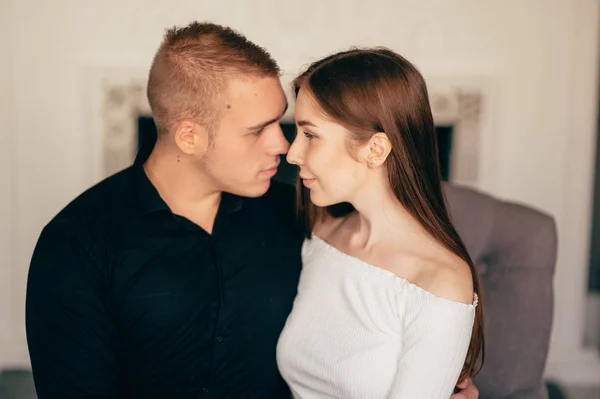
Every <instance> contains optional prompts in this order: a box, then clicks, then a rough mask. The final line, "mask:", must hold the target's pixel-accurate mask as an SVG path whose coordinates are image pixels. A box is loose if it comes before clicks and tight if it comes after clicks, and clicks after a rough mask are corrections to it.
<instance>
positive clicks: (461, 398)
mask: <svg viewBox="0 0 600 399" xmlns="http://www.w3.org/2000/svg"><path fill="white" fill-rule="evenodd" d="M456 387H457V388H458V389H460V392H458V393H455V394H454V395H452V396H450V399H478V398H479V390H478V389H477V387H476V386H475V385H473V380H471V378H465V380H464V381H463V382H461V383H460V384H458V385H457V386H456Z"/></svg>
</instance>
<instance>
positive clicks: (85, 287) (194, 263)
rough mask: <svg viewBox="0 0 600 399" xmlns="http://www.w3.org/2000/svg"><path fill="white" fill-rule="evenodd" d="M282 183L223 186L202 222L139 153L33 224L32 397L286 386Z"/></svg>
mask: <svg viewBox="0 0 600 399" xmlns="http://www.w3.org/2000/svg"><path fill="white" fill-rule="evenodd" d="M293 196H294V193H293V188H292V187H291V186H288V185H285V184H282V183H276V182H272V184H271V188H270V189H269V191H268V193H267V194H265V195H264V196H262V197H260V198H242V197H237V196H234V195H231V194H225V193H224V194H223V196H222V199H221V204H220V207H219V210H218V213H217V217H216V219H215V224H214V229H213V233H212V234H210V235H209V234H208V233H207V232H206V231H204V230H203V229H201V228H200V227H199V226H197V225H196V224H194V223H192V222H191V221H189V220H187V219H186V218H183V217H181V216H178V215H175V214H173V213H172V212H171V211H170V210H169V208H168V206H167V205H166V203H165V202H164V201H163V200H162V199H161V198H160V196H159V194H158V192H157V191H156V189H155V188H154V186H153V185H152V183H151V182H150V180H149V179H148V178H147V176H146V174H145V172H144V169H143V167H142V165H141V163H140V162H136V163H135V164H134V165H133V166H131V167H130V168H128V169H126V170H124V171H122V172H120V173H118V174H116V175H113V176H111V177H109V178H108V179H106V180H104V181H103V182H101V183H99V184H97V185H96V186H94V187H92V188H91V189H89V190H87V191H86V192H85V193H83V194H82V195H80V196H79V197H78V198H77V199H75V200H74V201H73V202H72V203H70V204H69V205H68V206H67V207H65V209H63V210H62V211H61V212H60V213H59V214H58V215H57V216H56V217H54V219H53V220H52V221H51V222H50V223H48V225H47V226H46V227H45V228H44V229H43V231H42V233H41V236H40V238H39V240H38V243H37V245H36V248H35V251H34V254H33V258H32V261H31V267H30V270H29V278H28V286H27V306H26V323H27V339H28V344H29V352H30V356H31V364H32V369H33V377H34V381H35V385H36V389H37V392H38V396H39V398H40V399H46V398H61V399H62V398H86V399H91V398H127V399H129V398H161V399H168V398H219V399H220V398H235V399H241V398H287V397H290V392H289V389H288V388H287V386H286V384H285V382H284V381H283V379H282V378H281V376H280V375H279V372H278V370H277V365H276V359H275V347H276V344H277V339H278V337H279V334H280V332H281V330H282V329H283V326H284V324H285V320H286V318H287V316H288V314H289V312H290V311H291V307H292V302H293V299H294V296H295V294H296V287H297V283H298V278H299V274H300V268H301V258H300V248H301V243H302V236H301V234H300V232H299V229H298V228H297V225H296V223H295V217H294V209H293V201H294V200H293Z"/></svg>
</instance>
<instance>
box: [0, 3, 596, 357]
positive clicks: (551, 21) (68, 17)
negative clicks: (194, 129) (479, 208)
mask: <svg viewBox="0 0 600 399" xmlns="http://www.w3.org/2000/svg"><path fill="white" fill-rule="evenodd" d="M7 1H8V2H10V4H11V6H12V13H11V14H10V16H11V17H12V18H11V21H10V22H11V23H12V27H11V28H6V26H7V25H6V24H1V25H2V27H3V28H2V29H10V33H11V42H10V43H3V42H0V46H2V47H0V49H4V48H5V47H11V46H9V45H10V44H12V56H11V57H7V58H10V59H8V60H6V59H2V61H0V68H1V69H0V75H2V76H0V85H1V86H0V87H1V88H2V89H4V87H5V86H7V85H9V86H10V88H11V89H12V90H11V91H10V92H9V97H8V98H7V99H5V100H4V101H6V102H7V103H8V105H9V106H10V107H9V108H5V107H2V109H3V111H0V112H3V113H2V114H1V115H2V116H3V118H2V119H3V120H4V119H5V118H4V113H7V112H8V111H7V110H9V109H11V110H12V111H11V115H9V116H11V117H12V119H11V118H6V120H5V121H3V122H1V123H2V125H1V126H2V130H3V131H7V130H10V129H8V128H6V127H5V125H6V124H7V123H12V124H13V125H12V126H14V128H13V133H12V134H11V135H10V136H9V138H12V142H11V147H10V153H11V154H12V158H11V159H12V164H11V165H10V167H11V168H12V169H10V168H8V167H7V168H6V169H5V166H6V165H4V164H5V163H6V162H7V161H6V159H5V158H6V157H4V154H1V155H2V156H0V158H2V161H0V162H2V165H0V169H1V170H2V171H1V172H0V173H2V174H0V179H2V180H0V185H2V186H5V183H4V182H5V181H6V180H9V179H10V175H7V173H5V172H4V171H5V170H12V171H14V173H13V175H12V176H13V182H12V187H14V188H15V192H14V193H13V194H14V195H13V199H14V201H13V202H12V205H13V208H12V209H11V211H12V212H13V214H14V217H13V219H12V226H13V228H12V230H11V232H10V233H11V237H10V238H11V241H10V242H11V243H12V252H11V253H10V255H11V262H10V264H9V267H10V273H12V280H11V283H10V285H11V287H12V288H13V292H12V297H11V298H12V302H10V303H11V309H10V310H11V311H12V312H13V321H12V324H11V326H10V327H11V328H12V331H13V332H15V334H16V335H15V336H16V337H22V336H23V334H22V332H23V304H24V284H25V281H26V273H27V267H28V262H29V260H30V256H31V253H32V250H33V246H34V245H35V241H36V239H37V237H38V234H39V232H40V229H41V228H42V226H43V225H44V224H45V223H46V222H47V221H48V220H49V219H50V218H51V217H52V216H53V215H54V214H55V213H56V212H57V211H58V210H59V209H60V208H62V207H63V206H64V205H65V204H66V203H67V202H68V201H69V200H70V199H72V198H73V197H74V196H75V195H76V194H78V193H79V192H81V191H82V190H83V189H84V188H86V187H87V186H89V185H90V184H92V183H93V182H94V181H93V179H92V178H91V177H90V174H89V173H87V171H88V170H89V165H88V163H87V161H88V158H89V154H90V150H89V148H87V147H86V146H87V145H88V144H89V143H90V141H91V139H90V137H89V130H90V129H89V126H88V125H87V122H86V120H85V112H86V108H85V104H84V99H85V92H84V84H85V80H84V79H85V69H86V68H88V67H97V66H108V67H131V68H140V67H141V68H147V67H148V65H149V62H150V60H151V57H152V55H153V53H154V51H155V50H156V47H157V45H158V43H159V41H160V39H161V36H162V33H163V30H164V28H165V27H167V26H170V25H173V24H185V23H187V22H188V21H190V20H193V19H200V20H205V19H210V20H214V21H216V22H219V23H223V24H228V25H231V26H233V27H235V28H236V29H238V30H240V31H242V32H244V33H245V34H246V35H247V36H248V37H249V39H251V40H253V41H256V42H257V43H259V44H260V45H262V46H264V47H266V48H267V49H269V50H270V51H271V52H272V54H273V55H274V57H275V58H276V59H277V60H278V61H279V62H280V63H281V65H282V67H283V68H284V69H285V70H286V71H288V72H289V73H295V72H297V71H298V69H299V68H300V66H301V65H303V64H305V63H307V62H308V61H310V60H311V59H313V58H316V57H320V56H323V55H325V54H327V53H329V52H332V51H335V50H338V49H341V48H345V47H347V46H349V45H353V44H356V45H387V46H390V47H392V48H393V49H395V50H397V51H399V52H401V53H402V54H404V55H405V56H407V57H408V58H409V59H410V60H412V61H414V62H415V63H416V64H417V66H419V67H420V68H421V70H422V71H423V72H424V73H425V75H426V76H437V75H449V74H456V75H459V76H465V75H485V76H491V77H492V78H493V79H495V80H496V82H497V88H498V90H497V95H498V97H497V98H496V101H495V108H494V109H492V110H490V112H492V113H493V116H492V120H493V122H494V126H493V132H494V134H495V137H493V138H488V139H487V141H484V143H483V146H485V153H486V154H490V156H491V157H492V158H494V159H495V160H496V161H497V162H496V163H495V165H494V167H492V168H488V169H486V171H485V175H484V179H483V181H482V184H481V186H482V188H484V189H486V190H488V191H490V192H492V193H495V194H497V195H500V196H502V197H507V198H511V199H515V200H518V201H521V202H524V203H528V204H531V205H534V206H536V207H538V208H540V209H542V210H544V211H547V212H549V213H551V214H553V215H554V216H555V217H556V218H557V221H558V223H559V229H560V234H561V244H560V245H561V246H560V265H559V273H558V277H559V278H560V279H561V280H562V281H564V284H562V285H561V286H560V287H559V288H557V290H558V292H557V315H556V320H557V323H556V324H557V326H556V328H555V333H554V336H553V348H554V349H555V353H563V352H565V353H566V352H567V351H568V350H570V349H572V347H573V345H576V344H577V341H578V338H577V337H575V338H573V335H575V336H577V335H579V334H581V328H582V327H581V328H580V327H578V323H579V324H581V320H580V319H578V318H577V315H575V316H573V315H572V313H576V314H577V313H578V312H579V310H575V312H574V311H573V309H574V308H576V307H577V306H578V303H579V301H580V302H582V304H581V305H582V307H581V314H583V292H584V285H585V281H584V280H583V277H582V276H583V274H582V273H581V272H577V273H575V274H573V273H572V272H571V271H572V270H573V269H576V270H584V268H585V267H586V266H587V265H586V262H587V250H588V248H587V246H588V240H589V231H588V230H589V217H590V201H589V198H590V195H591V184H590V182H591V169H592V159H593V148H594V146H593V145H592V144H591V143H593V137H594V121H595V106H594V101H595V93H596V87H597V85H596V71H597V65H598V63H597V61H596V53H597V48H596V47H597V43H598V40H597V32H596V30H597V17H598V4H597V2H596V1H595V0H555V1H551V2H550V1H547V0H528V1H522V0H503V1H500V0H497V1H486V2H482V1H478V0H454V1H451V2H449V1H447V0H435V1H429V2H418V1H409V0H405V1H397V0H396V1H391V0H390V1H383V0H371V1H363V0H353V1H348V0H344V1H341V0H328V1H322V0H310V1H308V0H305V1H302V2H283V1H277V0H272V1H269V0H262V1H258V0H254V1H252V2H249V1H241V0H240V1H231V0H230V1H219V2H216V1H209V0H205V1H199V0H189V1H178V2H177V6H176V7H171V6H167V5H166V3H165V2H164V1H159V0H156V1H147V0H146V1H142V0H119V1H116V0H103V1H99V0H95V1H91V0H88V1H85V2H82V1H76V0H60V1H52V2H48V1H41V0H18V1H17V0H4V3H2V4H3V5H4V4H5V3H6V2H7ZM250 4H251V5H250ZM3 14H4V13H3ZM2 36H3V37H5V36H6V35H4V34H3V35H2ZM7 61H8V65H7ZM4 69H8V70H10V71H12V75H11V76H12V77H13V79H11V81H10V82H5V80H6V77H5V76H7V75H5V74H4V73H2V71H4ZM0 101H2V100H0ZM2 140H3V141H5V140H6V135H4V134H3V136H2ZM2 147H3V149H0V151H6V149H4V146H2ZM567 149H570V150H572V151H575V152H573V154H574V155H572V156H570V157H569V158H567ZM1 201H3V202H0V212H2V211H3V210H5V209H6V204H5V202H6V200H1ZM0 215H1V214H0ZM6 234H7V231H6V228H3V229H1V230H0V238H4V236H5V235H6ZM1 241H2V242H1V243H0V245H4V246H6V240H4V239H2V240H1ZM2 253H4V252H3V251H2ZM0 262H2V263H3V265H2V268H1V269H0V270H4V269H5V265H4V263H5V262H8V260H7V258H6V256H4V257H3V258H0ZM0 284H2V283H0ZM570 294H575V298H576V299H575V300H572V299H569V300H568V299H567V295H570ZM7 295H9V294H6V293H5V292H2V291H0V296H3V297H6V296H7ZM3 297H2V298H0V304H1V303H4V302H5V298H3ZM11 298H8V299H11ZM2 309H3V307H2V305H0V316H1V315H2V314H3V313H2ZM577 309H578V308H577ZM4 312H6V309H4ZM15 339H20V338H15ZM22 342H23V341H22V340H21V341H19V343H17V344H16V345H17V346H18V345H22ZM3 350H6V348H2V347H0V359H2V353H3Z"/></svg>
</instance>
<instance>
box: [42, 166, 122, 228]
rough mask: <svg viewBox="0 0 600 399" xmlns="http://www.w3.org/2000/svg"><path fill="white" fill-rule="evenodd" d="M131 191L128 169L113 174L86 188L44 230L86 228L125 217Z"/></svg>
mask: <svg viewBox="0 0 600 399" xmlns="http://www.w3.org/2000/svg"><path fill="white" fill-rule="evenodd" d="M131 190H132V187H131V168H127V169H124V170H122V171H120V172H117V173H115V174H113V175H111V176H109V177H107V178H105V179H103V180H102V181H100V182H98V183H96V184H94V185H93V186H91V187H89V188H88V189H86V190H85V191H83V192H82V193H80V194H79V195H77V196H76V197H75V198H74V199H73V200H72V201H71V202H69V203H68V204H67V205H66V206H65V207H63V208H62V209H61V210H60V211H59V212H58V213H57V214H56V215H55V216H54V217H53V218H52V219H51V220H50V222H49V223H48V225H47V226H46V227H47V228H49V227H54V228H57V227H59V226H68V227H70V228H88V229H89V228H90V227H93V226H94V224H97V223H103V224H104V223H106V222H107V221H109V220H110V219H111V218H112V217H113V216H114V217H115V218H118V217H119V216H120V215H122V214H123V213H125V212H126V211H125V209H126V208H127V205H128V200H129V198H130V193H131Z"/></svg>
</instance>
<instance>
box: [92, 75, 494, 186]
mask: <svg viewBox="0 0 600 399" xmlns="http://www.w3.org/2000/svg"><path fill="white" fill-rule="evenodd" d="M88 76H90V77H91V79H89V80H88V83H90V84H91V85H92V87H91V88H90V90H89V91H88V92H89V93H90V94H92V95H94V94H96V96H95V97H94V96H92V98H90V99H89V101H88V103H90V104H91V107H92V115H90V121H91V123H92V129H93V130H95V132H94V133H93V135H94V136H95V139H93V140H92V143H93V144H94V145H93V148H94V149H97V148H101V155H100V157H98V156H97V155H96V156H95V157H94V156H93V157H92V158H95V159H96V162H95V163H96V165H95V167H94V168H93V169H94V170H95V172H93V174H94V176H93V179H94V180H98V179H102V178H105V177H107V176H109V175H111V174H113V173H115V172H118V171H119V170H122V169H124V168H126V167H127V166H128V165H130V164H131V162H132V161H133V159H134V157H135V152H136V150H137V118H138V116H140V115H150V107H149V105H148V101H147V98H146V85H145V79H144V78H142V77H143V76H144V75H142V74H140V73H139V70H128V69H124V70H122V71H120V72H119V71H118V70H114V69H110V70H108V71H103V70H95V71H92V73H91V74H88ZM288 80H290V78H289V76H283V77H282V81H283V85H284V87H287V86H286V84H285V83H286V81H288ZM487 86H488V85H486V84H483V83H482V82H481V80H478V79H470V80H469V79H467V80H465V79H458V78H453V77H446V78H435V79H432V80H431V81H429V80H428V90H429V96H430V103H431V107H432V112H433V116H434V120H435V122H436V124H440V125H452V126H453V141H452V153H451V165H450V180H451V181H453V182H456V183H460V184H466V185H470V186H478V185H479V183H480V181H479V178H480V173H479V171H480V169H481V165H480V163H481V155H480V154H481V136H482V135H483V129H482V126H483V125H482V118H484V117H485V116H486V115H487V114H486V113H484V108H485V107H486V104H487V101H486V100H487V98H486V97H489V91H488V89H487ZM290 105H291V106H290V109H288V112H287V113H286V115H285V116H284V119H286V120H289V119H291V118H292V115H293V101H290ZM98 146H99V147H98Z"/></svg>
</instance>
